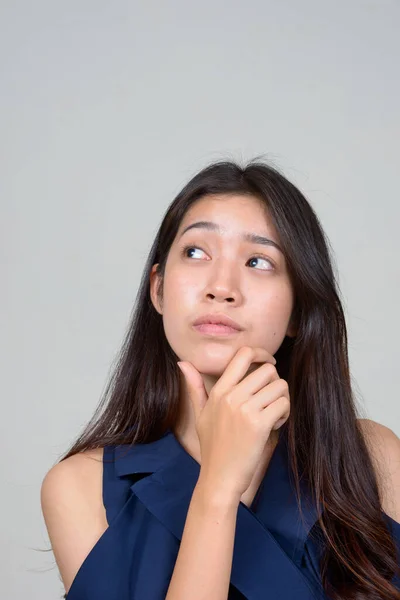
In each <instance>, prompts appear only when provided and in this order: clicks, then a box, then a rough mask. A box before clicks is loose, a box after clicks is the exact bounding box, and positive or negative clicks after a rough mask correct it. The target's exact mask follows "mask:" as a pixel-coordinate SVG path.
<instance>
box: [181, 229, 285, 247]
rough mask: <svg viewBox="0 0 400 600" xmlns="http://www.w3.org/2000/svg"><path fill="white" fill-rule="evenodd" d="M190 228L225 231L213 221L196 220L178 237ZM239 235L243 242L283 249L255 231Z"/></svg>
mask: <svg viewBox="0 0 400 600" xmlns="http://www.w3.org/2000/svg"><path fill="white" fill-rule="evenodd" d="M190 229H206V230H207V231H216V232H218V233H221V231H225V230H224V229H223V228H221V227H220V226H219V225H218V224H217V223H214V222H213V221H196V222H195V223H192V224H191V225H188V226H187V227H185V229H184V230H183V231H182V233H181V235H180V236H179V237H180V238H181V237H182V236H183V234H184V233H186V231H189V230H190ZM240 237H241V239H242V240H244V241H245V242H250V243H252V244H262V245H264V246H273V247H274V248H277V249H278V250H279V252H282V254H283V250H282V248H281V247H280V246H279V244H277V243H276V242H274V240H271V239H270V238H267V237H265V236H263V235H258V234H256V233H251V232H249V231H244V232H243V233H242V234H241V236H240Z"/></svg>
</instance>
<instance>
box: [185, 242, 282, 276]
mask: <svg viewBox="0 0 400 600" xmlns="http://www.w3.org/2000/svg"><path fill="white" fill-rule="evenodd" d="M188 250H200V251H201V252H204V250H202V249H201V248H199V246H184V247H183V248H182V249H181V252H180V254H181V256H184V257H186V258H193V257H191V256H187V252H188ZM259 259H261V260H263V261H264V262H267V263H269V264H270V267H272V268H269V269H257V270H259V271H260V270H261V271H272V270H274V269H275V264H274V263H273V262H272V260H271V259H270V258H267V257H266V256H263V255H261V254H256V255H254V256H252V257H251V258H249V260H248V262H251V261H255V260H259Z"/></svg>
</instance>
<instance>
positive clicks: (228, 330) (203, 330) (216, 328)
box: [193, 323, 240, 336]
mask: <svg viewBox="0 0 400 600" xmlns="http://www.w3.org/2000/svg"><path fill="white" fill-rule="evenodd" d="M193 329H195V331H197V332H198V333H200V334H203V335H212V336H231V335H235V334H238V333H240V331H239V329H235V328H234V327H229V326H228V325H222V324H220V323H201V324H200V325H193Z"/></svg>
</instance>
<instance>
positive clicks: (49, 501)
mask: <svg viewBox="0 0 400 600" xmlns="http://www.w3.org/2000/svg"><path fill="white" fill-rule="evenodd" d="M102 453H103V450H102V449H101V448H99V449H96V450H91V451H86V452H82V453H79V454H76V455H74V456H71V457H69V458H67V459H65V460H63V461H61V462H60V463H58V464H56V465H55V466H53V467H52V468H51V469H50V470H49V471H48V473H47V474H46V476H45V477H44V479H43V482H42V486H41V495H40V500H41V507H42V512H43V516H44V520H45V524H46V528H47V531H48V534H49V538H50V542H51V546H52V549H53V553H54V557H55V559H56V563H57V566H58V569H59V571H60V575H61V578H62V580H63V584H64V587H65V590H66V592H68V590H69V588H70V586H71V584H72V581H73V580H74V578H75V575H76V574H77V572H78V570H79V568H80V566H81V564H82V563H83V561H84V559H85V558H86V556H87V555H88V554H89V552H90V550H91V549H92V548H93V546H94V545H95V543H96V542H97V541H98V539H99V538H100V537H101V535H102V534H103V533H104V531H105V530H106V529H107V527H108V523H107V519H106V513H105V508H104V505H103V499H102ZM88 458H89V459H90V458H95V460H88Z"/></svg>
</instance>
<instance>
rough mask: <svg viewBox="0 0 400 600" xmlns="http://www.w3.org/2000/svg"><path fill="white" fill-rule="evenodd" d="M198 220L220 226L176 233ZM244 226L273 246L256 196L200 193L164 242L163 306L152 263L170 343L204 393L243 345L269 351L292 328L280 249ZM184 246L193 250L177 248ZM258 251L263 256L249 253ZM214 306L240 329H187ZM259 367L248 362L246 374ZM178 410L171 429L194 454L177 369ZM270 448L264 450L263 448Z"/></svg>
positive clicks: (289, 295) (191, 421)
mask: <svg viewBox="0 0 400 600" xmlns="http://www.w3.org/2000/svg"><path fill="white" fill-rule="evenodd" d="M203 220H204V221H213V222H215V223H217V224H218V225H219V226H220V227H221V228H222V229H223V230H222V231H221V232H214V231H206V230H204V229H192V230H189V231H188V232H186V233H185V234H184V235H183V236H182V238H180V235H181V232H182V231H183V230H184V228H185V227H186V226H187V225H190V224H192V223H194V222H196V221H203ZM244 231H248V232H253V233H256V234H258V235H262V236H265V237H268V238H269V239H272V240H273V241H275V242H277V243H278V244H279V236H278V233H277V231H276V229H275V228H274V226H273V224H272V221H271V219H270V218H269V217H268V214H267V211H266V209H265V206H264V205H263V204H262V203H261V202H260V200H258V199H257V198H256V197H253V196H244V195H238V194H224V195H207V196H203V197H202V198H200V199H199V200H198V201H197V202H196V203H195V204H194V205H192V206H191V208H190V209H189V210H188V211H187V212H186V214H185V216H184V218H183V220H182V222H181V224H180V227H179V230H178V232H177V235H176V237H175V239H174V242H173V244H172V246H171V248H170V252H169V254H168V258H167V263H166V269H165V279H164V300H163V304H162V306H161V305H160V303H159V302H158V299H157V296H156V288H157V285H158V275H157V273H156V267H157V265H153V267H152V270H151V275H150V295H151V300H152V303H153V305H154V307H155V309H156V310H157V312H159V314H161V315H162V317H163V324H164V330H165V335H166V337H167V339H168V342H169V344H170V346H171V347H172V349H173V350H174V352H175V353H176V354H177V355H178V356H179V359H180V360H182V361H189V362H190V363H192V364H193V365H194V367H195V368H196V369H197V370H198V371H199V373H200V374H201V376H202V378H203V381H204V386H205V388H206V390H207V394H209V393H210V391H211V389H212V387H213V386H214V385H215V383H216V382H217V381H218V379H219V377H220V376H221V375H222V373H223V372H224V370H225V369H226V367H227V366H228V364H229V362H230V361H231V359H232V358H233V357H234V355H235V354H236V352H237V351H238V350H239V348H240V347H241V346H244V345H248V346H253V347H255V346H258V347H262V348H265V349H266V350H267V351H268V352H270V353H271V354H275V353H276V352H277V350H278V349H279V347H280V346H281V344H282V341H283V339H284V337H285V335H287V336H289V337H293V336H294V335H295V334H296V332H295V331H294V328H293V325H292V322H291V317H292V312H293V308H294V304H293V302H294V294H293V288H292V284H291V281H290V278H289V274H288V271H287V268H286V261H285V257H284V255H283V254H282V253H281V252H280V250H278V249H277V248H274V247H272V246H264V245H261V244H254V243H250V242H248V241H243V240H241V239H240V234H241V233H242V232H244ZM186 245H187V246H190V247H191V249H189V250H186V251H185V254H180V250H181V249H183V247H184V246H186ZM257 254H258V255H261V256H264V258H260V257H257V258H255V256H256V255H257ZM268 259H270V260H271V261H272V263H270V262H269V260H268ZM212 312H222V313H224V314H226V315H228V316H230V317H231V318H232V319H234V320H235V321H236V322H237V323H239V324H240V325H241V326H242V327H243V330H242V331H239V332H237V333H236V334H234V335H232V336H229V337H216V336H213V337H211V336H205V335H203V334H201V333H199V332H197V331H195V330H194V329H193V328H192V325H191V324H192V322H193V321H194V320H195V319H196V318H197V317H199V316H201V315H203V314H205V313H212ZM257 366H259V365H252V366H251V368H249V371H248V372H249V373H250V372H251V370H254V368H256V367H257ZM180 408H181V412H180V416H179V419H178V422H177V424H176V427H175V431H174V433H175V435H176V436H177V438H178V439H179V440H180V441H181V443H182V445H183V446H184V447H185V448H186V449H187V451H188V452H189V453H190V454H191V455H192V456H194V457H195V458H197V459H199V457H200V453H199V442H198V438H197V434H196V430H195V421H194V413H193V408H192V405H191V401H190V398H189V396H188V390H187V389H186V385H185V382H184V378H183V375H181V386H180ZM278 435H279V433H278V431H276V432H271V436H270V440H269V442H270V444H269V445H270V446H271V447H273V446H274V445H275V443H276V441H277V436H278ZM269 450H270V448H266V451H267V453H269Z"/></svg>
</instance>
